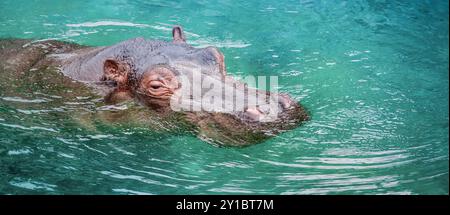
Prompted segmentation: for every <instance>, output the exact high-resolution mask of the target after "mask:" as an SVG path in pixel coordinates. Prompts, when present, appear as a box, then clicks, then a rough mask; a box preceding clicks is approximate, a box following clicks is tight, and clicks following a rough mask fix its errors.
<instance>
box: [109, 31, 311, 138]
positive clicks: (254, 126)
mask: <svg viewBox="0 0 450 215" xmlns="http://www.w3.org/2000/svg"><path fill="white" fill-rule="evenodd" d="M172 35H173V41H171V42H163V41H151V40H144V39H135V40H132V41H131V42H128V43H124V44H122V46H120V44H119V47H120V49H121V50H122V52H123V53H124V54H123V56H122V57H121V58H120V59H117V58H116V59H107V60H105V61H104V76H105V77H106V79H108V80H113V81H115V82H116V84H117V86H118V87H119V88H129V89H130V91H131V92H132V94H133V95H134V97H135V98H137V100H138V101H140V102H141V103H142V104H144V105H145V106H147V107H149V108H151V109H153V110H159V111H160V112H165V113H183V114H184V116H186V117H185V118H186V119H187V120H188V121H190V122H191V123H193V124H195V125H196V127H197V128H198V129H197V131H198V134H199V136H200V137H202V138H203V139H206V140H209V142H212V143H218V144H220V145H239V146H244V145H249V144H252V143H257V142H261V141H262V140H264V139H266V138H268V137H270V136H273V135H276V134H278V133H280V132H282V131H285V130H288V129H292V128H294V127H296V126H298V125H299V124H300V123H301V122H302V121H305V120H307V119H308V115H307V113H306V111H305V110H304V109H303V108H302V106H301V105H300V104H299V103H298V102H296V101H294V100H293V99H291V98H290V97H289V96H288V95H287V94H280V93H277V92H274V91H273V89H272V90H271V91H266V90H262V89H253V88H250V87H248V84H246V83H244V82H241V81H239V80H236V79H234V78H232V77H230V76H227V74H226V66H225V61H224V55H223V54H222V53H221V52H220V51H219V50H218V49H217V48H215V47H206V48H194V47H192V46H190V45H188V44H187V43H186V39H185V37H184V34H183V31H182V28H181V27H179V26H176V27H174V28H173V30H172ZM124 56H126V57H124ZM251 79H252V78H249V79H248V80H251ZM257 79H260V78H258V77H254V78H253V80H257ZM248 80H247V81H248ZM260 80H261V79H260ZM270 80H274V82H275V81H276V79H275V78H273V77H272V79H270ZM267 81H268V79H265V82H264V83H265V84H266V86H268V85H270V84H272V85H273V84H276V83H269V84H267ZM258 87H259V83H258ZM260 88H261V87H260Z"/></svg>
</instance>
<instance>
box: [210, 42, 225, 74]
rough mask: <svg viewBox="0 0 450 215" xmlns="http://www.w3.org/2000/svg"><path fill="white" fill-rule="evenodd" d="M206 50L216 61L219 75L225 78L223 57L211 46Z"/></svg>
mask: <svg viewBox="0 0 450 215" xmlns="http://www.w3.org/2000/svg"><path fill="white" fill-rule="evenodd" d="M206 50H207V51H208V52H209V53H211V54H212V55H213V56H214V58H215V59H216V62H217V64H218V66H219V71H220V74H222V76H226V75H227V71H226V68H225V56H224V55H223V54H222V53H221V52H220V51H219V49H217V48H216V47H213V46H209V47H207V48H206Z"/></svg>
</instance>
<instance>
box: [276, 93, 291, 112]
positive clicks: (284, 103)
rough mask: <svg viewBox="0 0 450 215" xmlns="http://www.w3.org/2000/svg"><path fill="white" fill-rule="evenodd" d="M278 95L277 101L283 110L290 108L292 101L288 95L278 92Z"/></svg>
mask: <svg viewBox="0 0 450 215" xmlns="http://www.w3.org/2000/svg"><path fill="white" fill-rule="evenodd" d="M278 96H279V98H278V102H279V103H280V105H281V107H283V109H284V110H286V109H289V108H291V106H292V105H293V101H292V99H291V98H290V96H288V95H286V94H279V95H278Z"/></svg>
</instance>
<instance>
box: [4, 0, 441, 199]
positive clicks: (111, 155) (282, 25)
mask: <svg viewBox="0 0 450 215" xmlns="http://www.w3.org/2000/svg"><path fill="white" fill-rule="evenodd" d="M448 7H449V4H448V1H388V0H385V1H383V0H378V1H376V0H373V1H362V0H361V1H358V0H356V1H309V0H300V1H274V0H263V1H244V2H236V1H223V0H221V1H183V3H177V2H175V1H143V0H141V1H139V0H136V1H131V0H108V1H106V0H105V1H103V0H97V1H50V0H43V1H28V0H27V1H20V0H14V1H11V0H2V1H1V2H0V9H1V11H2V12H1V13H0V38H6V37H14V38H35V39H49V38H53V39H58V40H64V41H72V42H76V43H80V44H85V45H93V46H100V45H112V44H115V43H117V42H119V41H122V40H125V39H129V38H133V37H138V36H142V37H145V38H155V39H165V40H168V39H170V29H171V26H172V25H174V24H180V25H182V26H183V27H184V28H185V30H186V32H187V37H188V40H189V43H191V44H192V45H194V46H207V45H215V46H217V47H219V48H220V49H221V50H222V51H223V52H224V54H225V56H226V64H227V70H228V73H229V74H231V75H236V76H242V75H249V74H251V75H278V76H279V84H280V89H279V91H284V92H287V93H289V94H290V95H292V97H294V98H295V99H297V100H299V101H301V103H302V104H304V105H305V106H306V108H307V109H308V110H309V111H310V113H311V115H312V120H311V121H309V122H308V123H306V124H305V125H303V126H301V127H298V128H296V129H294V130H292V131H289V132H286V133H283V134H281V135H279V136H277V137H275V138H272V139H270V140H268V141H265V142H263V143H261V144H258V145H254V146H251V147H247V148H241V149H238V148H217V147H215V146H212V145H210V144H207V143H205V142H203V141H202V140H200V139H198V138H196V137H195V136H193V135H190V134H182V133H181V134H171V133H164V132H156V133H155V131H154V128H153V129H151V128H147V127H145V126H134V125H133V124H131V123H117V124H114V125H108V124H107V123H100V122H98V123H93V125H92V126H90V128H85V127H83V126H81V125H80V124H79V123H78V124H77V123H73V121H71V120H68V118H67V116H68V115H74V112H68V113H65V111H67V110H68V109H70V108H67V107H68V106H70V105H73V103H69V102H65V100H64V99H65V98H59V97H55V96H53V97H52V95H47V94H39V93H36V94H35V98H32V99H30V98H28V99H25V98H20V97H17V95H10V94H9V91H8V92H6V91H3V92H2V91H0V193H2V194H448V192H449V133H448V131H449V130H448V129H449V127H448V126H449V123H448V122H449V116H448V113H449V106H448V100H449V97H448V96H449V90H448V86H449V76H448V69H449V62H448V56H449V50H448V46H449V43H448V41H449V36H448V35H449V29H448V24H449V20H448V18H449V15H448ZM0 89H2V88H1V87H0ZM43 99H44V101H47V102H42V103H39V102H38V101H42V100H43ZM88 104H89V102H85V103H83V102H79V103H77V104H76V105H77V108H78V109H77V110H84V109H87V108H88V107H86V108H84V105H88ZM71 107H72V106H71ZM83 108H84V109H83ZM123 111H127V110H123ZM76 112H79V111H76ZM97 112H101V110H97ZM75 118H76V117H75ZM130 120H131V119H130Z"/></svg>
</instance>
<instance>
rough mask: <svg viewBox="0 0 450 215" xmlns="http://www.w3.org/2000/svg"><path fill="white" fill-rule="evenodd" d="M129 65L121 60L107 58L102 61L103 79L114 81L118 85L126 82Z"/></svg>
mask: <svg viewBox="0 0 450 215" xmlns="http://www.w3.org/2000/svg"><path fill="white" fill-rule="evenodd" d="M129 73H130V66H129V65H128V64H127V63H125V62H121V61H117V60H114V59H107V60H105V62H104V63H103V78H102V79H103V80H111V81H115V82H116V83H117V84H118V85H124V84H126V82H127V80H128V74H129Z"/></svg>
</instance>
